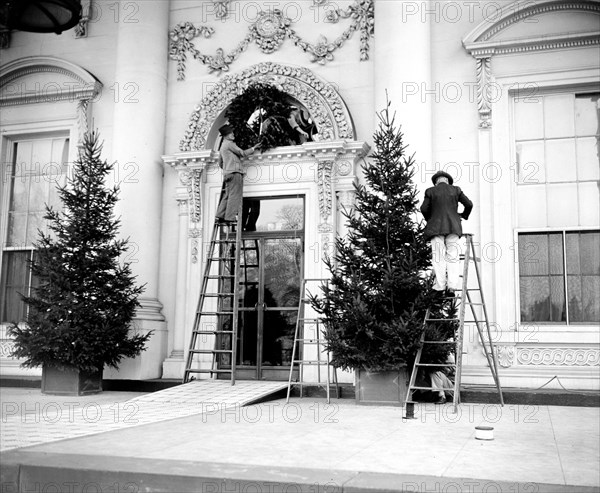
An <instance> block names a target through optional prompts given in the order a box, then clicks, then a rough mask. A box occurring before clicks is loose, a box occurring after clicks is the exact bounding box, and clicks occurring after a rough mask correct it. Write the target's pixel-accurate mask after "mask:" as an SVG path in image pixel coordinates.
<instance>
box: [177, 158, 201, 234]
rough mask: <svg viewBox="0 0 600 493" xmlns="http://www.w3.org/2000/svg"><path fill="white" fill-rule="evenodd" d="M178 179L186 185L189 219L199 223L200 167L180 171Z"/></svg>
mask: <svg viewBox="0 0 600 493" xmlns="http://www.w3.org/2000/svg"><path fill="white" fill-rule="evenodd" d="M179 181H180V182H181V184H182V185H184V186H185V187H187V191H188V200H187V204H188V213H189V215H190V221H191V222H194V223H199V222H200V221H201V220H202V191H201V184H202V169H190V170H182V171H180V173H179Z"/></svg>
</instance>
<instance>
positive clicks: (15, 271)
mask: <svg viewBox="0 0 600 493" xmlns="http://www.w3.org/2000/svg"><path fill="white" fill-rule="evenodd" d="M30 257H31V250H23V251H5V252H4V253H3V256H2V278H1V281H0V295H1V298H2V304H1V305H0V322H2V323H12V322H20V321H22V320H23V319H24V318H25V313H26V305H25V303H23V300H22V299H21V295H20V294H19V293H22V294H25V295H27V294H29V277H30V269H29V262H28V260H29V258H30Z"/></svg>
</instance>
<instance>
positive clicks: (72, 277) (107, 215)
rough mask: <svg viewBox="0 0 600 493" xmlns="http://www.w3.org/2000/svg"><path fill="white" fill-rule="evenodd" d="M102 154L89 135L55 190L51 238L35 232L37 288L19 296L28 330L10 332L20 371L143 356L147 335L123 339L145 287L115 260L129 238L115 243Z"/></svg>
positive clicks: (114, 195)
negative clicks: (56, 207) (20, 362)
mask: <svg viewBox="0 0 600 493" xmlns="http://www.w3.org/2000/svg"><path fill="white" fill-rule="evenodd" d="M101 151H102V145H101V144H99V143H98V135H97V132H91V133H87V134H86V135H85V138H84V142H83V148H82V149H81V150H80V153H79V157H78V159H77V161H75V163H74V168H73V172H72V177H71V178H70V179H69V180H68V183H67V184H66V185H65V186H64V187H59V189H58V190H59V192H58V193H59V196H60V198H61V200H62V204H63V211H62V212H59V211H55V210H53V209H52V208H51V207H48V206H46V215H45V219H47V220H48V227H49V229H50V231H51V234H45V233H43V232H41V231H40V233H39V240H38V242H37V244H36V245H35V247H36V248H37V250H36V253H35V257H34V261H33V262H32V263H31V270H32V274H33V277H34V280H35V284H34V286H33V287H32V292H31V295H30V296H23V299H24V301H25V303H26V304H27V305H28V313H27V316H26V320H25V322H26V325H22V326H18V325H13V326H12V327H11V328H10V333H11V335H12V336H13V337H14V344H15V347H14V351H13V356H16V357H18V358H24V359H25V361H24V363H23V366H25V367H36V366H40V365H43V364H47V365H51V366H57V367H63V368H64V367H74V368H77V369H79V370H84V371H90V372H93V371H97V370H100V371H101V370H102V368H103V367H104V366H106V365H108V366H112V367H115V368H116V367H117V366H118V363H119V362H120V361H121V359H122V358H124V357H133V356H136V355H138V354H139V353H140V352H141V351H143V350H144V349H145V344H146V342H147V341H148V339H149V337H150V335H151V334H146V335H139V334H138V335H134V336H133V337H129V335H128V331H129V324H130V322H131V320H132V319H133V316H134V314H135V310H136V308H137V307H138V306H140V305H139V302H138V300H137V298H138V296H139V295H140V294H141V293H142V292H143V289H144V288H143V287H142V286H136V285H135V277H134V276H133V275H132V272H131V269H130V266H129V264H128V263H120V261H119V257H120V256H121V255H122V254H123V253H125V252H126V251H127V244H128V240H122V239H117V234H118V228H119V224H120V221H119V220H118V219H115V218H114V215H113V209H114V206H115V204H116V202H117V200H118V193H119V189H118V186H115V187H113V188H108V187H106V185H105V179H106V177H107V175H108V174H109V173H110V172H111V170H112V165H110V164H108V163H107V162H106V161H103V160H102V159H101V157H100V156H101Z"/></svg>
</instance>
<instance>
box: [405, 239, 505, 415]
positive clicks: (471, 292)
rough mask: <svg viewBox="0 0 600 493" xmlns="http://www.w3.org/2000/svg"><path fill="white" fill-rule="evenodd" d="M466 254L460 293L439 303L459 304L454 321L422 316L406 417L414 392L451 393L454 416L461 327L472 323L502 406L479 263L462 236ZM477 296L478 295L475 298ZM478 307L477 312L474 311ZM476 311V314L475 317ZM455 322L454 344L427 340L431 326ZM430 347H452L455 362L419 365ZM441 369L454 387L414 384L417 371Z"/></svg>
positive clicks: (460, 370)
mask: <svg viewBox="0 0 600 493" xmlns="http://www.w3.org/2000/svg"><path fill="white" fill-rule="evenodd" d="M465 237H466V252H465V254H464V255H461V256H460V258H461V259H462V260H464V265H463V274H462V279H463V282H462V289H461V291H460V292H457V293H455V294H456V296H455V297H449V298H443V299H442V303H448V302H451V303H452V302H456V303H459V305H460V306H459V308H458V312H459V313H458V318H438V317H434V316H433V315H432V312H433V311H432V309H431V308H430V309H428V310H427V312H426V313H425V318H424V320H423V332H422V334H421V344H420V347H419V351H418V352H417V355H416V358H415V362H414V365H413V370H412V374H411V377H410V383H409V385H408V391H407V395H406V402H405V404H406V410H407V417H412V411H413V406H414V404H415V401H414V400H413V392H414V391H415V390H429V391H440V390H442V391H445V392H453V409H454V412H456V409H457V406H458V404H459V403H460V383H461V374H462V353H463V341H464V328H465V323H473V324H474V325H475V327H476V328H477V332H478V334H479V340H480V342H481V345H482V347H483V351H484V354H485V357H486V360H487V363H488V366H489V368H490V372H491V373H492V377H493V379H494V384H495V386H496V389H497V391H498V396H499V398H500V404H501V405H504V398H503V397H502V388H501V386H500V379H499V377H498V360H497V358H496V353H495V350H494V346H493V344H492V335H491V329H490V322H489V317H488V313H487V307H486V305H485V299H484V296H483V290H482V282H481V265H480V263H481V259H480V258H479V257H477V255H476V254H475V246H474V245H473V235H471V234H466V235H465ZM471 262H472V263H473V265H474V267H475V274H476V281H477V287H475V288H469V286H468V279H469V267H470V264H471ZM477 293H478V294H477ZM467 305H468V306H469V307H470V309H471V314H472V316H473V320H469V321H465V316H466V313H465V312H466V306H467ZM478 307H480V308H478ZM478 310H480V312H479V313H478ZM455 322H458V326H457V328H456V331H455V336H454V340H446V341H434V340H427V339H426V334H427V328H428V326H430V325H431V324H448V323H455ZM433 344H445V345H450V344H451V345H455V358H454V359H455V361H454V362H445V363H421V360H422V356H423V351H424V350H426V348H427V347H428V345H433ZM443 368H451V369H454V371H455V375H454V385H453V386H452V387H449V388H434V387H432V386H419V385H417V384H416V381H417V375H418V373H419V370H421V369H422V370H421V371H423V370H425V371H427V370H428V369H443Z"/></svg>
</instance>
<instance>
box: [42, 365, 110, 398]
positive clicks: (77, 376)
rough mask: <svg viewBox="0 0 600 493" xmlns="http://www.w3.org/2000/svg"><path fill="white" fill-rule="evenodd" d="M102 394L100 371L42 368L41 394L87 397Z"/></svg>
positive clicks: (46, 366)
mask: <svg viewBox="0 0 600 493" xmlns="http://www.w3.org/2000/svg"><path fill="white" fill-rule="evenodd" d="M100 392H102V371H101V370H99V371H96V372H93V373H91V372H87V371H82V370H78V369H77V368H57V367H55V366H51V365H44V366H43V367H42V394H50V395H89V394H98V393H100Z"/></svg>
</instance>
